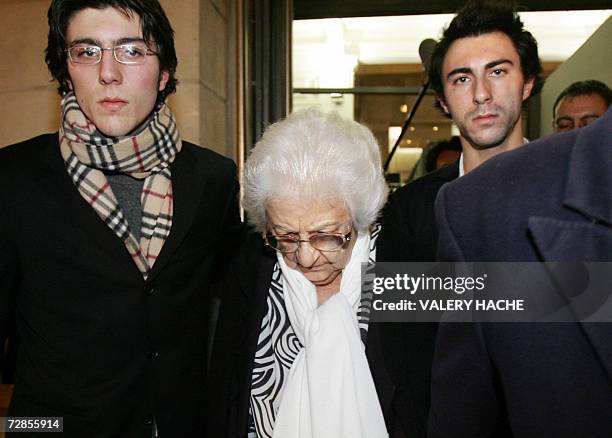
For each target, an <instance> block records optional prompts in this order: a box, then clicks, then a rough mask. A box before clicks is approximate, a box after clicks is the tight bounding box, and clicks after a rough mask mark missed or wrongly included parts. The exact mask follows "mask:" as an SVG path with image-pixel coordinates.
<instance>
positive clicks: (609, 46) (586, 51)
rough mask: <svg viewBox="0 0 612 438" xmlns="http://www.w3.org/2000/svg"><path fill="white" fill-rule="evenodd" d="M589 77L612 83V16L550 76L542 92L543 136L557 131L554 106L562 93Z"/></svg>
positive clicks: (609, 84)
mask: <svg viewBox="0 0 612 438" xmlns="http://www.w3.org/2000/svg"><path fill="white" fill-rule="evenodd" d="M586 79H597V80H599V81H602V82H604V83H606V84H608V86H610V87H612V17H610V18H608V19H607V20H606V21H605V22H604V23H603V24H602V25H601V26H600V27H599V29H597V31H595V33H594V34H593V35H592V36H591V37H590V38H589V39H588V40H587V41H586V42H585V43H584V44H583V45H582V46H581V47H580V48H579V49H578V50H577V51H576V53H574V54H573V55H572V56H571V57H570V58H569V59H568V60H567V61H565V62H564V63H563V64H561V65H560V66H559V68H557V70H555V71H554V73H553V74H551V75H550V76H549V77H548V79H546V83H545V84H544V88H543V89H542V95H541V107H540V136H544V135H548V134H551V133H552V132H553V129H552V107H553V104H554V103H555V100H556V98H557V96H558V95H559V93H561V91H563V89H564V88H565V87H567V86H568V85H570V84H571V83H572V82H576V81H582V80H586Z"/></svg>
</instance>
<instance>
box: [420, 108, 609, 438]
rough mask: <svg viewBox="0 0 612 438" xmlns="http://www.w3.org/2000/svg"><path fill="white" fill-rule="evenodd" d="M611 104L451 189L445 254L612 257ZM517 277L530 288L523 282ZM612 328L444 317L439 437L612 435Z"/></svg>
mask: <svg viewBox="0 0 612 438" xmlns="http://www.w3.org/2000/svg"><path fill="white" fill-rule="evenodd" d="M611 149H612V110H608V111H607V113H606V114H605V115H604V116H603V117H602V118H600V119H598V120H597V121H595V122H594V123H593V124H592V125H590V126H587V127H586V128H582V129H578V130H574V131H571V132H569V133H566V134H560V135H555V136H551V137H547V138H545V139H542V140H540V141H537V142H534V143H532V144H529V145H527V146H525V147H523V148H521V149H520V150H517V151H513V152H510V153H508V154H504V155H503V156H500V157H496V158H494V159H492V160H490V161H488V162H487V163H485V164H483V165H482V166H481V167H480V168H478V169H477V170H476V171H474V172H473V173H470V174H469V175H467V176H466V177H465V178H461V179H460V180H458V181H456V182H453V183H451V184H448V185H447V186H445V187H443V188H442V190H441V191H440V195H439V196H438V200H437V202H436V215H437V218H438V220H439V224H440V247H439V257H440V259H441V260H445V261H491V262H500V261H523V262H539V261H543V262H569V261H595V262H610V261H612V154H610V150H611ZM517 284H521V283H520V282H517ZM610 412H612V324H611V323H609V322H600V323H584V322H566V323H544V322H538V323H497V324H495V323H459V324H441V325H440V328H439V332H438V343H437V345H436V354H435V360H434V370H433V378H432V409H431V414H430V422H429V432H430V436H431V437H433V438H438V437H440V438H442V437H454V438H461V437H475V436H479V437H497V436H504V437H505V436H513V437H515V438H528V437H529V438H531V437H535V436H538V437H555V438H566V437H567V438H569V437H576V436H585V437H586V436H588V437H593V438H595V437H602V438H603V437H609V436H612V415H610Z"/></svg>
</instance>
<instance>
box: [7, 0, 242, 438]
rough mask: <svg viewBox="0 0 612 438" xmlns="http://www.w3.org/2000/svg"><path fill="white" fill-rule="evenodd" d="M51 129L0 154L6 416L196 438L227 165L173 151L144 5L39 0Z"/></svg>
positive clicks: (231, 215) (165, 60)
mask: <svg viewBox="0 0 612 438" xmlns="http://www.w3.org/2000/svg"><path fill="white" fill-rule="evenodd" d="M48 18H49V27H50V30H49V41H48V47H47V55H46V61H47V65H48V66H49V69H50V71H51V73H52V75H53V77H54V78H55V79H56V80H57V81H58V82H59V85H60V86H59V91H60V94H61V95H62V103H61V123H60V129H59V133H54V134H47V135H42V136H39V137H36V138H33V139H30V140H27V141H25V142H23V143H20V144H17V145H13V146H9V147H7V148H4V149H2V150H1V151H0V183H1V184H2V186H3V187H4V188H5V190H3V191H2V193H1V194H0V204H1V205H3V211H5V212H6V213H7V214H3V215H2V216H1V217H0V329H1V331H0V338H1V339H4V336H5V327H6V325H7V322H8V321H9V319H10V318H11V316H12V314H13V311H14V314H15V318H16V322H17V326H18V329H19V334H20V337H21V345H20V349H19V352H18V359H17V378H16V384H15V390H14V396H13V400H12V403H11V406H10V409H9V415H10V416H13V417H63V428H64V433H65V436H74V437H84V436H96V437H111V436H112V437H151V436H153V435H155V434H157V433H158V432H159V433H160V434H161V436H163V437H172V436H176V437H186V436H197V435H198V434H199V433H200V431H201V430H202V428H203V427H204V422H205V421H206V412H205V408H204V376H205V363H206V358H205V346H206V339H205V333H206V326H207V320H206V315H207V306H206V298H207V294H206V290H207V287H208V285H209V284H210V282H211V281H212V280H213V274H214V273H218V272H220V271H221V270H222V269H220V268H221V266H220V264H221V263H222V262H223V261H224V260H227V257H228V254H227V253H228V251H232V250H233V248H235V247H236V245H237V244H238V243H239V241H240V240H241V236H242V228H241V225H240V219H239V216H238V209H237V202H236V201H237V199H236V193H237V190H238V188H237V183H236V178H235V166H234V164H233V163H232V162H231V161H230V160H228V159H226V158H223V157H221V156H219V155H217V154H215V153H213V152H211V151H209V150H206V149H203V148H199V147H197V146H195V145H193V144H190V143H188V142H186V141H182V140H181V138H180V135H179V133H178V130H177V127H176V123H175V120H174V116H173V114H172V111H171V110H170V109H169V107H168V106H167V105H166V102H165V100H166V97H167V96H168V95H169V94H170V93H172V92H174V90H175V87H176V79H175V77H174V73H175V70H176V65H177V60H176V53H175V50H174V42H173V31H172V28H171V26H170V23H169V22H168V19H167V17H166V15H165V13H164V11H163V9H162V8H161V6H160V5H159V3H158V2H157V0H107V1H102V0H54V1H53V2H52V3H51V6H50V8H49V12H48Z"/></svg>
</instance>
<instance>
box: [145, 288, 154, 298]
mask: <svg viewBox="0 0 612 438" xmlns="http://www.w3.org/2000/svg"><path fill="white" fill-rule="evenodd" d="M154 292H155V288H154V287H153V286H147V287H146V288H145V294H146V295H149V296H150V295H153V293H154Z"/></svg>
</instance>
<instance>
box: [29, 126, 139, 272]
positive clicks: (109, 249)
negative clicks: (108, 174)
mask: <svg viewBox="0 0 612 438" xmlns="http://www.w3.org/2000/svg"><path fill="white" fill-rule="evenodd" d="M49 138H50V139H51V141H52V144H51V145H50V146H49V145H45V147H44V152H43V162H44V166H43V167H42V168H41V169H40V173H39V174H40V177H41V184H40V187H41V188H42V190H44V191H46V192H47V195H46V196H45V202H49V203H53V204H55V206H54V207H53V208H54V209H55V208H57V211H61V212H63V217H64V220H65V223H70V224H73V225H72V227H71V228H72V230H74V231H73V232H74V233H75V235H78V234H80V235H81V238H82V239H84V240H86V241H87V242H88V245H90V246H93V245H95V246H96V247H97V248H100V249H102V251H104V253H106V254H107V256H108V258H109V259H113V260H117V261H118V262H119V263H120V264H121V265H122V266H131V267H132V269H133V273H134V274H137V275H138V277H139V278H142V276H141V274H140V271H138V268H137V267H136V264H135V263H134V262H133V260H132V258H131V257H130V255H129V253H128V252H127V251H126V249H125V245H124V244H123V242H122V241H121V240H120V239H119V238H118V237H117V236H116V234H115V233H114V232H113V231H112V230H111V229H110V228H109V227H108V226H107V225H106V224H105V223H104V222H103V221H102V220H101V219H100V217H99V216H98V214H97V213H96V212H95V210H94V209H93V208H92V207H91V206H90V205H89V204H88V203H87V201H85V199H84V198H83V197H82V196H81V194H80V193H79V191H78V189H77V188H76V187H75V185H74V183H73V182H72V179H71V178H70V176H69V175H68V171H67V170H66V167H65V164H64V161H63V159H62V157H61V155H60V150H59V141H58V140H59V137H58V134H57V133H56V134H53V135H52V136H50V137H49ZM45 141H46V138H45Z"/></svg>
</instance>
